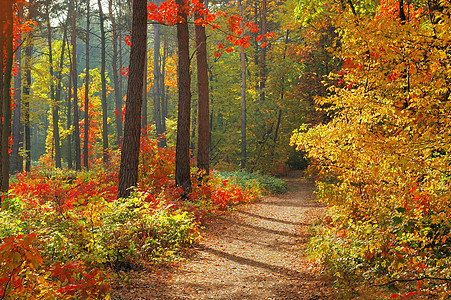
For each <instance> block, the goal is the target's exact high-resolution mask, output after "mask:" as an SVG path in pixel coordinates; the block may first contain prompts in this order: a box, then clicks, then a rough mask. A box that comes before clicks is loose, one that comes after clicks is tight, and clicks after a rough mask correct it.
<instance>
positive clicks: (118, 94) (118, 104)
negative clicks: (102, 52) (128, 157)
mask: <svg viewBox="0 0 451 300" xmlns="http://www.w3.org/2000/svg"><path fill="white" fill-rule="evenodd" d="M108 4H109V5H108V9H109V15H110V21H111V34H112V39H113V60H112V73H113V84H114V104H115V108H116V112H117V113H116V118H115V121H116V134H117V145H118V146H120V144H121V138H122V120H121V112H122V85H121V83H120V80H119V74H118V69H119V68H118V65H117V59H118V53H117V43H118V37H117V28H116V19H115V17H114V15H113V0H109V2H108ZM121 67H122V66H121Z"/></svg>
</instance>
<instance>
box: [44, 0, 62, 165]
mask: <svg viewBox="0 0 451 300" xmlns="http://www.w3.org/2000/svg"><path fill="white" fill-rule="evenodd" d="M46 14H47V44H48V47H49V67H50V70H49V73H50V102H51V107H52V122H53V149H54V150H55V167H56V168H61V151H60V136H59V127H58V121H59V111H58V103H56V101H55V85H54V83H53V81H54V80H53V79H54V78H53V49H52V27H51V26H50V11H49V6H47V11H46Z"/></svg>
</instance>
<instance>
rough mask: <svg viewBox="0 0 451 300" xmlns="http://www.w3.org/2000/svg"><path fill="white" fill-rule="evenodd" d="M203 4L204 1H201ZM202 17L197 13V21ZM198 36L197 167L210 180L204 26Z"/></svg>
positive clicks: (208, 101)
mask: <svg viewBox="0 0 451 300" xmlns="http://www.w3.org/2000/svg"><path fill="white" fill-rule="evenodd" d="M200 3H202V0H201V1H200ZM199 18H201V16H200V15H199V14H198V13H196V14H195V19H199ZM194 29H195V34H196V49H197V52H196V61H197V97H198V101H199V102H198V108H197V109H198V110H197V112H198V114H197V118H198V127H197V132H198V133H197V137H198V139H197V167H198V168H199V169H200V170H202V171H203V172H204V173H203V175H204V174H205V175H206V176H205V177H203V175H202V177H203V178H207V179H208V175H209V173H210V120H209V117H210V107H209V105H210V97H209V90H208V65H207V36H206V34H205V27H204V26H203V25H196V26H195V27H194Z"/></svg>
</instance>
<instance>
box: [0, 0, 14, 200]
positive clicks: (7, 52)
mask: <svg viewBox="0 0 451 300" xmlns="http://www.w3.org/2000/svg"><path fill="white" fill-rule="evenodd" d="M5 2H6V3H5ZM5 2H4V3H3V8H2V12H0V26H1V27H0V28H3V31H2V32H1V33H0V51H1V54H0V67H1V69H0V70H4V72H0V77H1V78H0V79H1V81H0V82H1V83H0V97H1V99H0V109H1V111H0V116H2V118H1V128H0V129H1V131H0V132H1V136H0V138H1V139H0V142H1V145H0V146H1V147H0V164H1V174H0V191H1V192H7V191H8V189H9V153H8V150H9V136H10V134H11V94H10V92H11V91H10V90H11V78H12V74H11V71H12V66H13V56H14V53H13V1H12V0H8V1H5ZM5 4H6V5H5ZM5 6H6V7H5ZM0 202H1V199H0Z"/></svg>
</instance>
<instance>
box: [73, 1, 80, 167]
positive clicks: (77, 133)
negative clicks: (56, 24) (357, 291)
mask: <svg viewBox="0 0 451 300" xmlns="http://www.w3.org/2000/svg"><path fill="white" fill-rule="evenodd" d="M75 1H76V0H71V9H72V33H71V44H72V83H73V88H74V93H73V95H74V102H73V108H74V139H75V170H81V148H80V144H81V142H80V125H79V108H78V93H77V88H78V84H77V76H78V74H77V55H76V53H77V33H76V31H77V29H76V25H75V24H76V22H75V21H76V20H75V17H76V3H75Z"/></svg>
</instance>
